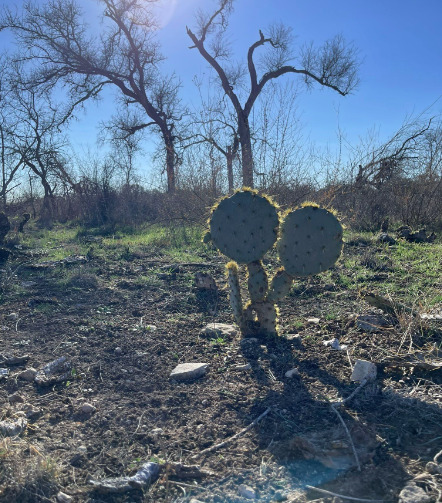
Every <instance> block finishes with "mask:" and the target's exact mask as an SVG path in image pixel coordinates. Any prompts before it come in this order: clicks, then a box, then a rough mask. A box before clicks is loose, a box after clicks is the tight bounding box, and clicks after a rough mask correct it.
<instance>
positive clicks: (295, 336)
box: [285, 334, 302, 346]
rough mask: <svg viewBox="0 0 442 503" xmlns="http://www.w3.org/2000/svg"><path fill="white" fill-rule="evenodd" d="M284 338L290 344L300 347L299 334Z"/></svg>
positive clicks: (300, 338) (288, 335) (300, 337)
mask: <svg viewBox="0 0 442 503" xmlns="http://www.w3.org/2000/svg"><path fill="white" fill-rule="evenodd" d="M285 338H286V339H287V340H288V341H290V342H293V343H294V344H296V345H297V346H301V344H302V336H301V335H299V334H287V335H286V336H285Z"/></svg>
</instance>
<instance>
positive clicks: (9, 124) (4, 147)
mask: <svg viewBox="0 0 442 503" xmlns="http://www.w3.org/2000/svg"><path fill="white" fill-rule="evenodd" d="M7 67H8V63H7V60H6V59H2V60H1V61H0V169H1V180H0V199H1V204H2V208H3V210H4V211H5V210H6V204H7V197H8V193H10V192H11V191H13V190H14V189H15V188H16V187H17V186H18V185H19V184H20V183H19V182H17V181H16V174H17V172H18V171H19V169H20V167H21V166H22V164H23V159H22V157H21V156H20V155H17V153H15V152H14V149H13V148H12V147H13V131H14V130H15V125H14V121H13V118H12V110H11V106H10V105H11V102H10V89H9V87H8V84H7V79H6V69H7Z"/></svg>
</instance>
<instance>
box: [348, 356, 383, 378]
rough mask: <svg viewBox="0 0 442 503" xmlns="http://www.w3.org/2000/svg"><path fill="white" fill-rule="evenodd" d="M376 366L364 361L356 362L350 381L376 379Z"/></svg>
mask: <svg viewBox="0 0 442 503" xmlns="http://www.w3.org/2000/svg"><path fill="white" fill-rule="evenodd" d="M376 375H377V369H376V365H375V364H374V363H372V362H369V361H366V360H356V362H355V365H354V367H353V372H352V374H351V377H350V379H351V380H352V381H364V380H367V381H373V380H374V379H376Z"/></svg>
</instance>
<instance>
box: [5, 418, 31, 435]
mask: <svg viewBox="0 0 442 503" xmlns="http://www.w3.org/2000/svg"><path fill="white" fill-rule="evenodd" d="M27 425H28V422H27V421H26V419H25V418H23V417H20V418H19V419H17V421H0V434H1V435H3V436H5V437H16V436H17V435H20V433H22V432H23V431H24V430H25V429H26V426H27Z"/></svg>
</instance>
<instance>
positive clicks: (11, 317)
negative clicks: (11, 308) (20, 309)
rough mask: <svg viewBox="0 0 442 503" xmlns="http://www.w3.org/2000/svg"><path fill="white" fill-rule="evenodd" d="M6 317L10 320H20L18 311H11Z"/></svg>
mask: <svg viewBox="0 0 442 503" xmlns="http://www.w3.org/2000/svg"><path fill="white" fill-rule="evenodd" d="M6 319H7V320H9V321H17V320H18V314H17V313H9V314H8V315H7V316H6Z"/></svg>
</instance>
